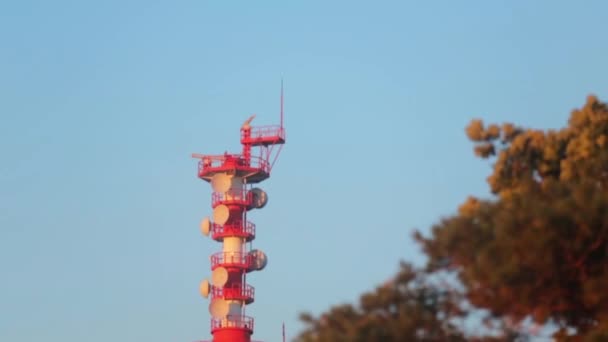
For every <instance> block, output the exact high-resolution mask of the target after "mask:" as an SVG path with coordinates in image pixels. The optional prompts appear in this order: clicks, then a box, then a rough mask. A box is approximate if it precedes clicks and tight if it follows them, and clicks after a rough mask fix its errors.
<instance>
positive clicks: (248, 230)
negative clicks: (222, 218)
mask: <svg viewBox="0 0 608 342" xmlns="http://www.w3.org/2000/svg"><path fill="white" fill-rule="evenodd" d="M211 236H212V237H213V239H218V238H223V237H225V236H241V237H244V238H246V239H247V241H250V240H252V239H253V237H254V236H255V224H253V222H249V221H247V222H246V223H245V226H244V227H243V225H242V221H238V222H235V223H234V224H230V225H228V224H224V225H221V224H217V223H212V224H211Z"/></svg>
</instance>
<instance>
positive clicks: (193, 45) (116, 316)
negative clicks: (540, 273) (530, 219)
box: [0, 0, 608, 342]
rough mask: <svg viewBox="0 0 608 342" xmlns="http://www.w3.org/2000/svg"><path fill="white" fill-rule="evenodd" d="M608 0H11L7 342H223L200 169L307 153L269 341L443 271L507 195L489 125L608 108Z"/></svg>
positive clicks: (294, 192) (266, 319)
mask: <svg viewBox="0 0 608 342" xmlns="http://www.w3.org/2000/svg"><path fill="white" fill-rule="evenodd" d="M606 13H608V2H606V1H599V0H598V1H581V2H578V3H575V2H573V1H555V0H554V1H506V0H504V1H416V2H414V1H392V2H389V1H361V2H357V1H300V2H296V1H219V0H217V1H205V0H197V1H109V0H108V1H65V0H57V1H4V2H2V3H0V157H1V159H0V272H1V278H0V340H2V341H12V342H26V341H27V342H30V341H31V342H34V341H41V340H44V341H45V342H71V341H87V342H101V341H146V342H189V341H193V340H195V339H202V338H209V337H210V334H209V314H208V311H207V305H208V302H207V301H206V300H203V299H202V298H200V297H199V295H198V284H199V281H200V280H201V279H203V278H204V277H207V276H208V275H209V274H210V271H209V258H208V256H209V255H210V254H211V253H213V252H215V251H218V250H219V248H220V245H219V244H218V243H215V242H213V241H211V240H209V239H207V238H204V237H202V236H201V235H200V233H199V228H198V224H199V221H200V219H201V218H202V217H204V216H206V215H209V214H210V213H211V210H210V187H209V186H208V185H207V184H206V183H204V182H202V181H200V180H198V179H197V178H196V161H195V160H193V159H191V158H190V153H192V152H199V153H223V152H224V151H226V150H228V151H235V152H236V151H238V150H239V144H238V134H239V132H238V129H239V127H240V124H241V123H242V122H243V120H245V119H246V118H247V117H248V116H249V115H250V114H251V113H257V114H258V118H257V119H256V121H255V122H256V123H257V124H271V123H275V122H277V120H278V109H279V85H280V79H281V77H284V79H285V92H286V95H285V101H286V102H285V110H286V125H287V134H288V143H287V145H286V146H285V148H284V150H283V153H282V155H281V157H280V159H279V161H278V163H277V165H276V166H275V169H274V172H273V176H272V177H271V178H270V180H268V181H267V182H265V183H262V187H263V188H264V189H265V190H266V191H267V192H268V193H269V198H270V202H269V204H268V206H266V208H264V209H263V210H260V211H257V212H254V213H252V214H251V218H252V219H253V221H254V222H256V224H257V226H258V238H257V239H256V240H255V241H254V246H255V247H257V248H260V249H262V250H264V251H266V253H267V254H268V256H269V265H268V267H267V268H266V269H265V270H264V271H263V272H258V273H254V274H252V275H251V276H249V280H250V282H251V284H252V285H254V286H255V287H256V302H255V303H254V304H253V305H251V306H250V307H248V312H249V313H250V314H251V315H253V316H254V317H255V318H256V331H255V334H254V337H255V338H256V339H264V340H266V341H268V342H273V341H279V340H280V338H281V322H283V321H285V323H286V325H287V330H288V335H289V336H293V335H295V334H296V333H297V331H298V330H299V329H300V328H301V325H300V324H299V322H298V321H297V315H298V313H299V312H301V311H312V312H313V313H319V312H321V311H322V310H324V309H327V308H328V307H329V306H330V305H332V304H338V303H342V302H346V301H349V302H352V301H355V300H356V298H357V296H358V295H359V294H360V293H361V292H363V291H365V290H369V289H372V288H373V287H374V286H375V285H376V284H379V283H381V282H383V281H385V280H386V279H387V278H388V277H390V276H391V275H392V274H393V273H394V272H395V271H396V270H397V267H398V262H399V260H401V259H403V260H409V261H413V262H416V263H419V264H420V263H421V262H422V261H423V257H422V256H421V254H420V251H419V249H418V247H417V246H416V245H415V244H414V243H413V242H412V240H411V238H410V235H411V232H412V230H413V229H414V228H420V229H422V230H423V231H428V228H429V227H430V226H431V225H432V224H433V223H434V222H437V221H438V220H439V219H440V217H442V216H446V215H450V214H452V213H454V212H455V210H456V208H457V206H458V205H459V203H460V202H462V201H463V200H464V199H465V198H466V196H467V195H469V194H474V195H480V196H486V195H487V194H488V192H487V186H486V184H485V177H486V176H487V175H488V173H489V171H490V165H489V164H488V163H487V162H484V161H480V160H477V159H475V158H474V157H473V153H472V146H471V144H470V143H469V142H468V141H467V139H466V137H465V134H464V127H465V126H466V124H467V123H468V122H469V120H470V119H472V118H475V117H480V118H484V119H485V120H486V121H489V122H499V123H500V122H504V121H512V122H516V123H519V124H522V125H525V126H529V127H539V128H556V127H560V126H563V125H564V124H565V122H566V120H567V117H568V115H569V112H570V110H571V109H573V108H575V107H578V106H581V105H582V104H583V103H584V101H585V97H586V95H587V94H589V93H595V94H597V95H598V96H599V97H600V98H601V99H602V100H607V99H608V83H607V82H606V76H607V75H606V70H607V66H606V56H608V35H606V33H607V31H606V19H605V15H606Z"/></svg>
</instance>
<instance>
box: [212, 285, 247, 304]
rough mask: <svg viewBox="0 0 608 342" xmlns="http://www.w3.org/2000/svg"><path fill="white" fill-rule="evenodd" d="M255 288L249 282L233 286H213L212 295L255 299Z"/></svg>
mask: <svg viewBox="0 0 608 342" xmlns="http://www.w3.org/2000/svg"><path fill="white" fill-rule="evenodd" d="M254 295H255V289H254V287H253V286H251V285H249V284H242V286H238V285H237V286H231V287H215V286H213V287H212V288H211V296H212V297H214V298H224V299H234V300H245V301H248V300H253V296H254Z"/></svg>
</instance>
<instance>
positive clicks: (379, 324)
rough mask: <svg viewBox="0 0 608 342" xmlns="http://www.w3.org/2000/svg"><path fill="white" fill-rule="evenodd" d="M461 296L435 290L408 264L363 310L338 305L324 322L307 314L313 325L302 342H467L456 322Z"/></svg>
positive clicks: (364, 301) (365, 300)
mask: <svg viewBox="0 0 608 342" xmlns="http://www.w3.org/2000/svg"><path fill="white" fill-rule="evenodd" d="M455 296H456V293H455V292H451V291H447V290H446V289H442V288H440V287H438V286H435V285H433V284H431V283H430V282H429V281H428V279H427V278H426V277H425V275H424V274H423V273H421V272H419V271H417V270H415V269H414V268H413V267H412V266H411V265H409V264H405V263H402V264H401V268H400V271H399V272H398V274H397V275H396V276H395V277H394V278H393V279H391V280H389V281H388V282H386V283H385V284H383V285H382V286H379V287H378V288H376V289H375V290H374V291H372V292H368V293H365V294H363V295H362V296H361V298H360V301H359V304H358V305H357V306H353V305H350V304H344V305H338V306H334V307H332V308H331V309H330V310H329V311H328V312H326V313H323V314H321V315H320V316H319V317H313V316H312V315H310V314H302V315H301V316H300V319H301V320H302V321H303V322H304V323H305V324H306V325H307V327H306V329H305V330H304V331H303V332H302V333H301V334H300V336H299V337H298V339H297V340H298V341H301V342H313V341H314V342H340V341H348V342H358V341H361V342H367V341H387V342H390V341H455V342H456V341H465V339H464V337H463V335H462V334H461V333H460V332H459V331H458V330H457V329H456V327H455V325H454V324H452V322H451V321H450V319H451V318H455V317H458V316H461V315H462V314H463V312H461V310H460V309H459V307H458V306H457V305H455V303H457V300H456V298H455Z"/></svg>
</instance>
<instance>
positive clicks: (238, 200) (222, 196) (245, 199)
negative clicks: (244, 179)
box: [211, 189, 253, 208]
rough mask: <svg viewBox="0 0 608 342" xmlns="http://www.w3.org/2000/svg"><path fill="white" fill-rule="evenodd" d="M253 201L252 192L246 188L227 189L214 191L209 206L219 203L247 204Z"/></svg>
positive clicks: (215, 205)
mask: <svg viewBox="0 0 608 342" xmlns="http://www.w3.org/2000/svg"><path fill="white" fill-rule="evenodd" d="M252 202H253V194H252V193H250V192H249V191H247V190H246V189H238V190H234V189H231V190H228V191H226V192H223V193H222V192H214V193H212V194H211V207H212V208H215V207H217V206H218V205H220V204H240V205H246V206H249V205H251V203H252Z"/></svg>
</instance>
